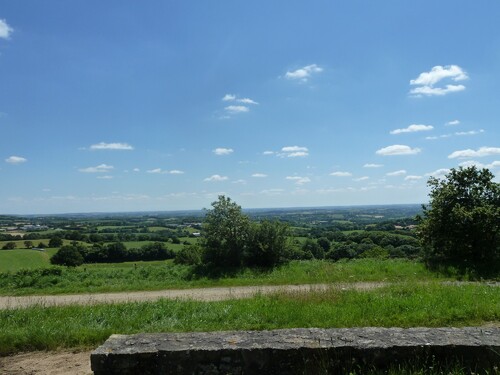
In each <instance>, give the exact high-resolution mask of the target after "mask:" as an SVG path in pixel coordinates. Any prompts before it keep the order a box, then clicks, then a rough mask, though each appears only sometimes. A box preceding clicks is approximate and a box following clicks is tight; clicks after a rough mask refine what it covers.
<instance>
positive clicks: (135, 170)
mask: <svg viewBox="0 0 500 375" xmlns="http://www.w3.org/2000/svg"><path fill="white" fill-rule="evenodd" d="M132 171H134V172H140V171H141V170H140V169H139V168H134V169H132Z"/></svg>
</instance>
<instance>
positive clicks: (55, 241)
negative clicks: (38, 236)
mask: <svg viewBox="0 0 500 375" xmlns="http://www.w3.org/2000/svg"><path fill="white" fill-rule="evenodd" d="M62 245H63V240H62V239H61V237H58V236H54V237H52V238H51V239H50V240H49V247H61V246H62Z"/></svg>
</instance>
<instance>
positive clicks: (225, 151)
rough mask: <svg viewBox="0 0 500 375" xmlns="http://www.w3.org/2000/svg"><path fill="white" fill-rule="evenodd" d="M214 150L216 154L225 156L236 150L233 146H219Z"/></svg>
mask: <svg viewBox="0 0 500 375" xmlns="http://www.w3.org/2000/svg"><path fill="white" fill-rule="evenodd" d="M212 152H213V153H214V154H215V155H218V156H223V155H230V154H232V153H233V152H234V150H233V149H232V148H224V147H217V148H216V149H214V150H212Z"/></svg>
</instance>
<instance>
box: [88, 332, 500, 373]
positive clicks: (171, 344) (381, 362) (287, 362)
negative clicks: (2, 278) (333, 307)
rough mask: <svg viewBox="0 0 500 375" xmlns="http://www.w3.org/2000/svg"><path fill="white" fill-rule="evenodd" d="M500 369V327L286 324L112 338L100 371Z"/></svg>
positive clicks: (98, 356)
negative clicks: (305, 326) (266, 328)
mask: <svg viewBox="0 0 500 375" xmlns="http://www.w3.org/2000/svg"><path fill="white" fill-rule="evenodd" d="M450 362H459V363H461V364H462V365H463V366H466V367H468V368H471V369H474V370H477V369H492V368H493V367H495V366H499V367H500V328H475V327H469V328H460V329H459V328H409V329H402V328H343V329H314V328H313V329H302V328H299V329H286V330H274V331H232V332H197V333H163V334H162V333H159V334H137V335H112V336H111V337H110V338H109V339H108V340H107V341H106V342H105V343H104V344H103V345H102V346H100V347H99V348H98V349H97V350H95V351H94V352H93V353H92V355H91V364H92V370H93V371H94V374H96V375H103V374H122V375H127V374H321V373H323V374H325V373H335V372H338V371H342V372H345V371H349V370H357V371H358V372H359V371H362V370H363V369H366V368H369V369H373V368H377V369H383V368H387V367H389V366H398V365H400V364H408V363H410V364H413V365H414V364H417V363H418V364H421V365H422V366H428V365H434V366H436V365H440V364H444V363H450Z"/></svg>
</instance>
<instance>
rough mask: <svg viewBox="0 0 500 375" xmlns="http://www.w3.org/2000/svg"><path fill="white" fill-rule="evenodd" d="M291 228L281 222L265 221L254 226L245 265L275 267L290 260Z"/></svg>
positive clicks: (246, 249) (246, 250)
mask: <svg viewBox="0 0 500 375" xmlns="http://www.w3.org/2000/svg"><path fill="white" fill-rule="evenodd" d="M288 239H289V227H288V225H287V224H284V223H280V222H279V221H268V220H264V221H263V222H262V223H260V224H253V225H252V226H251V229H250V235H249V239H248V243H247V246H246V247H245V254H244V255H245V260H244V261H245V264H246V265H248V266H259V267H274V266H276V265H278V264H280V263H283V262H285V261H286V260H287V259H289V255H290V244H289V240H288Z"/></svg>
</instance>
